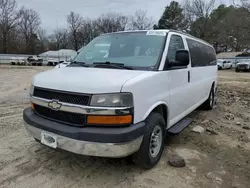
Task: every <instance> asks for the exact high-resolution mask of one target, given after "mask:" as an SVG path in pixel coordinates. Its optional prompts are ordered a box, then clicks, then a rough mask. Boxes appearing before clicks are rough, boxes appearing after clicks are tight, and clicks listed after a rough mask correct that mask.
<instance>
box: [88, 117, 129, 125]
mask: <svg viewBox="0 0 250 188" xmlns="http://www.w3.org/2000/svg"><path fill="white" fill-rule="evenodd" d="M132 119H133V118H132V115H126V116H88V119H87V123H88V124H99V125H100V124H104V125H122V124H131V123H132Z"/></svg>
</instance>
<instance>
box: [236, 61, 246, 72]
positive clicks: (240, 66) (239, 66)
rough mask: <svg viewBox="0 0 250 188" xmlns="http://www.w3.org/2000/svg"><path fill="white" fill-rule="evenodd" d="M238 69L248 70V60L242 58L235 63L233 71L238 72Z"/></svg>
mask: <svg viewBox="0 0 250 188" xmlns="http://www.w3.org/2000/svg"><path fill="white" fill-rule="evenodd" d="M240 71H242V72H243V71H248V72H249V71H250V60H244V61H240V62H239V63H237V64H236V67H235V72H240Z"/></svg>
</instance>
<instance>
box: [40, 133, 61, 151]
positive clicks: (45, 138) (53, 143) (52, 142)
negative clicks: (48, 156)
mask: <svg viewBox="0 0 250 188" xmlns="http://www.w3.org/2000/svg"><path fill="white" fill-rule="evenodd" d="M41 143H42V144H44V145H46V146H49V147H51V148H57V137H56V136H55V135H53V134H51V133H47V132H43V131H42V132H41Z"/></svg>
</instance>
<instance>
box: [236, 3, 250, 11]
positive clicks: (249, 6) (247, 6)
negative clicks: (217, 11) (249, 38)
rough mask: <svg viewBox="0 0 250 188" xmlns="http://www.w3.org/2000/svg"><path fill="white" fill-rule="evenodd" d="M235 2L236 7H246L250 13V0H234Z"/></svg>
mask: <svg viewBox="0 0 250 188" xmlns="http://www.w3.org/2000/svg"><path fill="white" fill-rule="evenodd" d="M233 4H234V5H235V6H236V7H242V8H244V9H246V10H247V11H248V13H250V0H239V1H238V0H237V1H236V0H233Z"/></svg>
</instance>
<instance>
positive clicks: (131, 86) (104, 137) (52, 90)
mask: <svg viewBox="0 0 250 188" xmlns="http://www.w3.org/2000/svg"><path fill="white" fill-rule="evenodd" d="M103 41H105V43H106V44H109V46H110V47H109V48H108V49H105V50H103V49H101V51H100V45H99V44H103ZM55 78H56V79H55ZM216 88H217V65H216V53H215V50H214V48H213V46H211V45H210V44H209V43H207V42H205V41H203V40H201V39H198V38H195V37H192V36H191V35H189V34H185V33H182V32H178V31H174V30H148V31H126V32H116V33H108V34H103V35H101V36H98V37H96V38H95V39H93V40H92V41H91V42H90V43H88V44H87V45H86V46H85V47H84V49H82V50H81V51H80V53H79V54H78V55H77V56H76V57H75V58H74V60H73V62H72V63H70V65H68V66H67V67H65V68H61V69H53V70H49V71H45V72H42V73H39V74H38V75H36V76H35V77H34V79H33V81H32V85H31V88H30V100H31V106H30V107H28V108H26V109H25V110H24V111H23V118H24V126H25V128H26V130H27V131H28V132H29V133H30V135H31V136H32V137H34V138H35V140H36V141H38V142H40V143H42V144H44V145H46V146H49V147H51V148H54V149H56V148H60V149H63V150H67V151H69V152H73V153H77V154H82V155H89V156H99V157H112V158H122V157H126V156H130V155H132V159H133V161H134V162H135V163H136V164H138V165H140V166H141V167H142V168H145V169H150V168H152V167H154V166H155V165H156V164H157V163H158V161H159V160H160V158H161V155H162V153H163V151H164V146H165V144H164V143H165V138H166V135H167V133H171V134H178V133H180V132H181V131H182V130H184V128H185V127H187V126H188V125H189V124H190V123H191V122H192V120H191V119H190V118H187V117H186V116H187V115H188V114H190V113H191V112H193V111H194V110H195V109H197V108H198V107H199V106H202V108H203V109H205V110H212V109H213V107H214V102H215V98H216V90H217V89H216Z"/></svg>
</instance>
